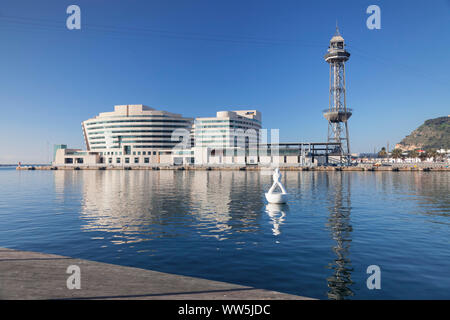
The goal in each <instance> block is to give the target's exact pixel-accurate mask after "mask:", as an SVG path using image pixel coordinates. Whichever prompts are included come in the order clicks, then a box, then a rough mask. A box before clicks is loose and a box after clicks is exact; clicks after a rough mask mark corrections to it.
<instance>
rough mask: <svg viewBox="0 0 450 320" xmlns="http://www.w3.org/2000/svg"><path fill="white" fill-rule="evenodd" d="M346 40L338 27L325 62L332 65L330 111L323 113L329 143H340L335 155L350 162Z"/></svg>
mask: <svg viewBox="0 0 450 320" xmlns="http://www.w3.org/2000/svg"><path fill="white" fill-rule="evenodd" d="M344 47H345V44H344V38H343V37H342V36H341V35H340V33H339V29H338V27H337V26H336V34H335V35H334V36H333V37H332V38H331V40H330V45H329V47H328V52H327V54H326V55H325V57H324V58H325V61H326V62H328V63H329V64H330V101H329V107H328V109H326V110H324V111H323V115H324V117H325V118H326V119H327V120H328V142H337V143H340V148H339V150H336V152H335V153H334V154H335V155H339V156H340V161H341V163H342V162H343V161H345V162H347V163H349V162H350V140H349V136H348V126H347V121H348V119H349V118H350V117H351V115H352V110H351V109H348V108H347V104H346V99H345V61H347V60H348V59H349V57H350V53H349V52H348V51H347V50H345V48H344Z"/></svg>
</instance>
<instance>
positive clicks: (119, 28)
mask: <svg viewBox="0 0 450 320" xmlns="http://www.w3.org/2000/svg"><path fill="white" fill-rule="evenodd" d="M71 4H77V5H79V6H80V8H81V19H82V21H81V30H68V29H67V28H66V18H67V16H68V15H67V14H66V8H67V7H68V6H69V5H71ZM371 4H377V5H379V6H380V8H381V30H369V29H368V28H367V27H366V19H367V18H368V16H369V15H368V14H366V8H367V7H368V6H369V5H371ZM340 5H341V6H340ZM449 18H450V1H448V0H435V1H401V0H398V1H375V0H371V1H363V0H359V1H340V2H338V1H299V0H293V1H275V0H273V1H272V0H271V1H269V0H258V1H253V0H227V1H223V0H195V1H194V0H192V1H187V0H164V1H163V0H158V1H133V0H128V1H125V0H121V1H111V0H109V1H106V0H95V1H92V0H89V1H88V0H71V1H64V0H58V1H45V0H42V1H22V0H14V1H13V0H4V1H2V3H1V5H0V39H1V41H2V45H1V50H0V111H1V117H0V163H15V162H17V161H22V162H44V161H46V160H48V159H50V156H51V152H50V149H51V148H52V145H53V144H55V143H66V144H68V145H69V146H71V147H78V148H84V143H83V138H82V132H81V126H80V124H81V121H83V120H86V119H88V118H91V117H93V116H95V115H96V114H98V113H99V112H103V111H109V110H112V108H113V105H115V104H140V103H142V104H146V105H149V106H151V107H154V108H157V109H164V110H168V111H171V112H177V113H181V114H183V115H185V116H190V117H197V116H203V117H205V116H213V115H215V112H216V111H219V110H227V109H239V108H256V109H258V110H260V111H261V112H262V115H263V126H264V127H266V128H279V129H280V139H281V140H282V141H325V140H326V135H327V123H326V120H325V119H324V118H323V117H322V114H321V111H322V110H323V109H325V108H326V107H327V106H328V77H329V75H328V72H329V69H328V65H327V64H326V63H325V61H324V60H323V55H324V54H325V52H326V49H327V46H328V42H329V40H330V38H331V36H332V35H333V34H334V31H335V24H336V20H338V24H339V27H340V30H341V33H342V35H343V36H344V38H345V40H346V42H347V44H348V47H347V49H348V50H349V51H350V53H351V54H352V55H351V57H350V60H349V61H348V63H347V66H346V72H347V105H348V107H350V108H353V109H354V115H353V117H352V118H351V119H350V121H349V130H350V141H351V146H352V151H353V152H369V151H373V150H374V148H377V149H379V148H381V147H382V146H384V145H386V143H387V142H388V141H389V142H390V145H391V146H393V145H394V144H395V143H397V142H399V141H400V140H401V139H402V138H403V137H404V136H405V135H407V134H408V133H409V132H410V131H411V130H412V129H414V128H416V127H417V126H419V125H420V124H422V123H423V121H424V120H426V119H429V118H434V117H438V116H444V115H448V114H450V105H449V101H450V90H449V88H450V79H449V76H448V74H449V71H450V59H448V55H449V54H450V41H449V34H450V19H449Z"/></svg>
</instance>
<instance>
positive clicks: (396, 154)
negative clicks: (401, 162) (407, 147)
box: [392, 149, 403, 159]
mask: <svg viewBox="0 0 450 320" xmlns="http://www.w3.org/2000/svg"><path fill="white" fill-rule="evenodd" d="M402 153H403V151H402V149H394V150H392V158H394V159H399V158H401V157H402Z"/></svg>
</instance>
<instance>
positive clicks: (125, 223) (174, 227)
mask: <svg viewBox="0 0 450 320" xmlns="http://www.w3.org/2000/svg"><path fill="white" fill-rule="evenodd" d="M282 174H283V177H282V179H281V181H282V183H283V185H284V186H285V188H286V189H287V192H288V193H289V197H288V202H287V204H285V205H268V204H267V201H266V199H265V196H264V193H265V192H267V191H268V189H269V188H270V186H271V185H272V175H271V174H270V173H269V174H264V172H258V171H219V170H217V171H216V170H215V171H176V170H175V171H174V170H160V171H150V170H80V171H74V170H56V171H38V170H36V171H16V170H15V169H14V168H12V167H11V168H0V247H7V248H12V249H19V250H30V251H38V252H44V253H53V254H59V255H65V256H71V257H75V258H82V259H89V260H95V261H100V262H107V263H113V264H120V265H126V266H133V267H139V268H144V269H151V270H157V271H163V272H170V273H175V274H181V275H189V276H195V277H201V278H206V279H212V280H219V281H225V282H231V283H237V284H243V285H248V286H253V287H257V288H263V289H270V290H276V291H281V292H286V293H291V294H297V295H302V296H307V297H313V298H319V299H450V277H449V270H450V172H331V171H330V172H319V171H289V172H282ZM372 265H376V266H378V267H379V268H380V270H381V277H380V279H381V282H380V283H381V288H380V289H372V290H370V289H369V288H368V286H367V279H368V277H369V276H370V274H368V273H367V268H368V267H369V266H372ZM106 276H107V275H105V277H106Z"/></svg>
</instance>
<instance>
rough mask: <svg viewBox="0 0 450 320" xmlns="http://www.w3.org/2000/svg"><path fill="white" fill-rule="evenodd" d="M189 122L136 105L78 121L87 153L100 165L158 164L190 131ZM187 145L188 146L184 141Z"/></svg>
mask: <svg viewBox="0 0 450 320" xmlns="http://www.w3.org/2000/svg"><path fill="white" fill-rule="evenodd" d="M192 124H193V119H192V118H184V117H182V116H181V115H180V114H176V113H171V112H167V111H162V110H155V109H153V108H150V107H147V106H144V105H142V104H139V105H118V106H115V107H114V111H112V112H102V113H100V114H99V115H97V116H95V117H94V118H92V119H89V120H86V121H83V122H82V124H81V125H82V129H83V135H84V140H85V143H86V148H87V151H91V152H97V153H98V154H99V155H100V163H104V164H114V165H120V164H124V165H126V164H148V163H160V162H161V157H164V155H170V154H171V150H172V149H173V148H174V147H175V146H176V145H178V144H179V143H180V139H179V136H181V135H187V139H189V134H190V132H191V130H192ZM187 144H190V142H189V141H187Z"/></svg>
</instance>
